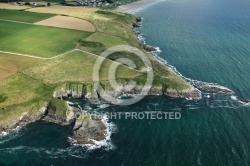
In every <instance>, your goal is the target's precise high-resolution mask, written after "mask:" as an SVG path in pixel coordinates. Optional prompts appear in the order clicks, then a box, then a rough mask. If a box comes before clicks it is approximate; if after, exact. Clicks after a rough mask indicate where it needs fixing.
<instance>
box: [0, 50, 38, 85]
mask: <svg viewBox="0 0 250 166" xmlns="http://www.w3.org/2000/svg"><path fill="white" fill-rule="evenodd" d="M39 62H42V60H39V59H35V58H28V57H23V56H19V55H12V54H3V53H0V81H1V80H3V79H5V78H7V77H10V76H11V75H13V74H16V73H17V72H19V71H21V70H23V69H25V68H27V67H31V66H32V65H36V64H38V63H39Z"/></svg>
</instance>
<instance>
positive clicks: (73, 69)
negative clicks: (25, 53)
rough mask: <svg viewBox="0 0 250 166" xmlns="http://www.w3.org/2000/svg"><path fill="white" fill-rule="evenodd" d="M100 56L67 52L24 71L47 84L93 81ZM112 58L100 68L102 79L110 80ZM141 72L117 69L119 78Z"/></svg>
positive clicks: (122, 67)
mask: <svg viewBox="0 0 250 166" xmlns="http://www.w3.org/2000/svg"><path fill="white" fill-rule="evenodd" d="M97 58H98V56H95V55H90V54H87V53H84V52H81V51H77V50H76V51H74V52H71V53H67V54H65V55H63V56H60V57H57V58H55V59H50V60H47V61H46V63H41V64H39V65H36V66H34V67H31V68H29V69H26V70H24V71H23V72H24V73H25V74H27V75H29V76H30V77H32V78H35V79H38V80H42V81H43V82H44V83H46V84H57V83H63V82H68V81H71V82H93V69H94V64H95V62H96V60H97ZM110 65H111V61H110V60H104V62H103V64H102V66H101V69H100V80H108V70H109V67H110ZM139 75H140V73H139V72H137V71H135V70H131V69H129V68H128V67H126V66H121V67H120V68H119V69H118V70H117V71H116V76H117V78H124V77H126V78H134V77H136V76H139Z"/></svg>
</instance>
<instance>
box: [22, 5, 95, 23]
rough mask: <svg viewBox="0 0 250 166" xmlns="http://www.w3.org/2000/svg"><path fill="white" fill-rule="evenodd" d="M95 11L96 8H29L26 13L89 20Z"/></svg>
mask: <svg viewBox="0 0 250 166" xmlns="http://www.w3.org/2000/svg"><path fill="white" fill-rule="evenodd" d="M97 10H98V8H91V7H70V6H50V7H37V8H30V9H27V10H26V11H30V12H37V13H52V14H62V15H67V16H72V17H77V18H82V19H86V20H90V19H91V18H92V17H93V15H94V14H95V12H96V11H97Z"/></svg>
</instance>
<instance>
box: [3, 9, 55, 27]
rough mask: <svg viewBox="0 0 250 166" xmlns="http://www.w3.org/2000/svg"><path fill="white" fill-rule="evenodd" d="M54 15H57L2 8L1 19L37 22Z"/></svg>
mask: <svg viewBox="0 0 250 166" xmlns="http://www.w3.org/2000/svg"><path fill="white" fill-rule="evenodd" d="M0 5H1V4H0ZM53 16H55V15H54V14H47V13H31V12H26V11H19V10H15V11H13V10H5V9H0V19H4V20H12V21H20V22H26V23H35V22H38V21H41V20H44V19H47V18H50V17H53Z"/></svg>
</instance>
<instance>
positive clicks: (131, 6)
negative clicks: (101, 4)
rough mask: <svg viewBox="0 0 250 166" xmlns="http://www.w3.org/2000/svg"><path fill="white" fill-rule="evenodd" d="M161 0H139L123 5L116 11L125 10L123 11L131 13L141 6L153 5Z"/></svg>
mask: <svg viewBox="0 0 250 166" xmlns="http://www.w3.org/2000/svg"><path fill="white" fill-rule="evenodd" d="M161 1H162V0H139V1H135V2H132V3H128V4H126V5H121V6H119V7H118V8H117V9H115V11H117V12H123V13H130V12H131V11H134V10H137V9H139V8H141V7H144V6H147V5H151V4H154V3H158V2H161Z"/></svg>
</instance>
